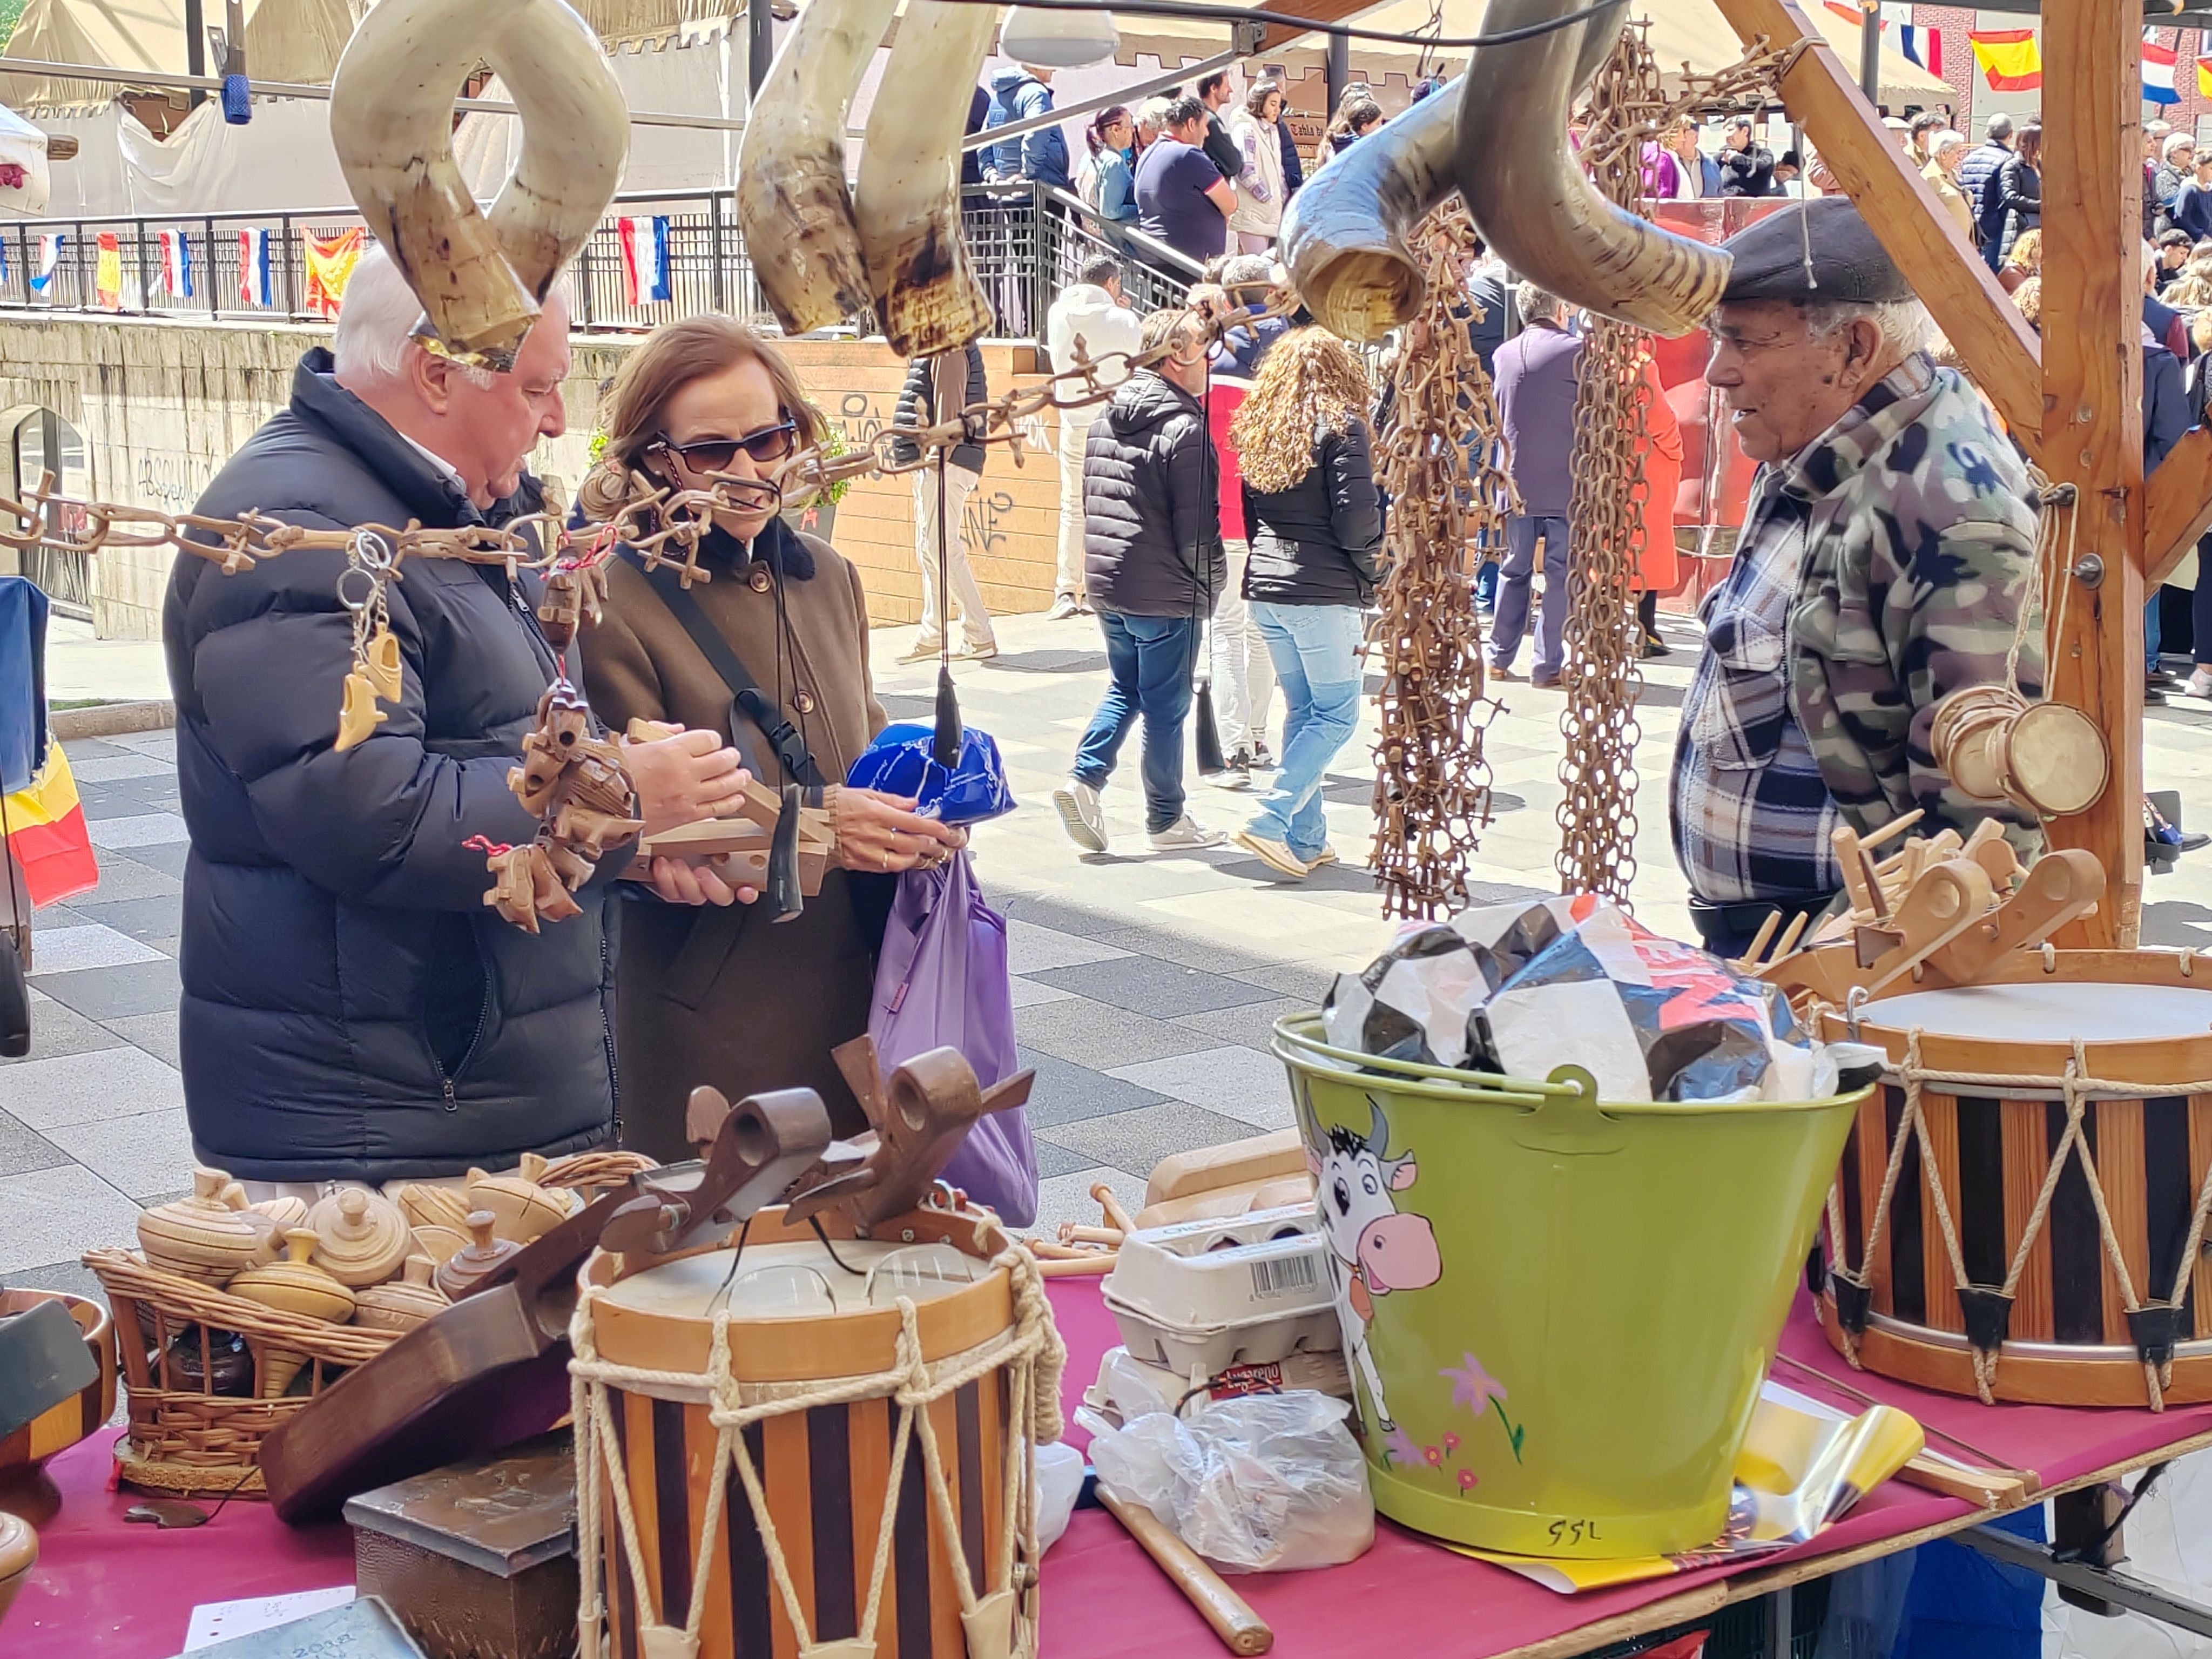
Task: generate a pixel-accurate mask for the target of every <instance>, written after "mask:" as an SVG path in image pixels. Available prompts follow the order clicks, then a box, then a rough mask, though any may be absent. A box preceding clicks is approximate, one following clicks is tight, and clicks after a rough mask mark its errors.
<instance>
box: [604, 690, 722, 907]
mask: <svg viewBox="0 0 2212 1659" xmlns="http://www.w3.org/2000/svg"><path fill="white" fill-rule="evenodd" d="M631 724H632V727H633V729H634V730H635V731H638V732H643V731H645V730H647V729H650V730H651V731H653V732H655V733H657V734H658V735H656V736H653V737H650V738H643V737H631V738H625V739H624V740H623V746H622V748H623V766H624V768H625V769H628V771H629V778H630V782H631V783H633V784H634V785H635V786H636V788H637V805H638V816H639V817H641V818H643V819H644V820H645V833H646V834H647V835H648V836H652V835H657V834H659V832H660V831H661V830H663V829H676V828H677V827H678V826H679V825H681V824H686V823H697V822H698V821H699V820H700V819H701V818H726V817H735V816H736V815H737V811H738V807H739V806H741V805H744V799H745V796H744V787H745V782H746V778H747V774H746V772H745V770H744V767H743V766H741V765H740V764H739V763H738V751H737V750H734V749H732V748H730V747H729V746H728V745H727V744H724V743H723V741H722V739H721V738H720V736H718V735H717V734H716V733H714V732H709V731H706V730H703V729H702V730H698V731H690V732H687V731H685V730H684V729H683V728H682V727H680V726H661V725H658V724H653V725H651V726H649V727H648V723H647V722H646V721H643V720H637V721H633V722H632V723H631ZM694 902H696V901H694ZM720 902H722V903H725V904H726V903H728V902H729V901H728V900H727V899H724V900H721V901H720Z"/></svg>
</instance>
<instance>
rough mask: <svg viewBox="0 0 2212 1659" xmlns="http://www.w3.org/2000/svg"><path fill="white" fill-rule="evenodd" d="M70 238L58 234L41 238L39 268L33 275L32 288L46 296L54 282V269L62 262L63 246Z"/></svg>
mask: <svg viewBox="0 0 2212 1659" xmlns="http://www.w3.org/2000/svg"><path fill="white" fill-rule="evenodd" d="M67 240H69V238H68V237H67V236H65V235H63V234H60V233H58V232H56V233H53V234H48V235H44V236H41V237H40V238H39V268H38V269H37V270H34V271H33V272H32V273H31V286H32V288H33V289H36V290H37V291H38V292H39V293H40V294H44V293H45V292H46V288H47V285H48V284H49V283H52V281H53V280H54V268H55V267H56V266H57V265H58V264H61V262H62V244H63V243H64V242H66V241H67Z"/></svg>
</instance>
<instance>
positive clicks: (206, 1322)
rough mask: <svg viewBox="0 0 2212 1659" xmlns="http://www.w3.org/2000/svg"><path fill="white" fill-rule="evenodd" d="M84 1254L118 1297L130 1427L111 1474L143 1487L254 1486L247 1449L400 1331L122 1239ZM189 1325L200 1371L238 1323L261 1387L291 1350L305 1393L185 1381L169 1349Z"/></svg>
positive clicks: (209, 1491)
mask: <svg viewBox="0 0 2212 1659" xmlns="http://www.w3.org/2000/svg"><path fill="white" fill-rule="evenodd" d="M84 1265H85V1266H86V1267H89V1268H91V1269H92V1271H93V1272H94V1273H96V1274H97V1275H99V1278H100V1285H101V1287H102V1288H103V1289H105V1290H106V1292H107V1299H108V1301H109V1303H110V1304H112V1306H113V1308H114V1310H115V1330H116V1335H117V1339H118V1341H117V1346H118V1348H119V1349H120V1350H121V1354H122V1360H123V1382H124V1392H125V1403H126V1406H127V1407H128V1411H129V1415H130V1431H129V1432H128V1433H127V1434H126V1435H125V1437H124V1438H123V1440H122V1441H121V1442H119V1443H118V1444H117V1446H116V1449H115V1462H116V1470H117V1474H118V1475H119V1476H120V1478H121V1479H122V1480H124V1481H125V1484H127V1485H130V1486H137V1487H141V1488H143V1489H144V1490H146V1491H149V1492H165V1493H169V1494H173V1495H175V1496H180V1497H194V1498H219V1497H222V1496H224V1495H225V1494H227V1493H230V1492H236V1493H238V1494H239V1495H240V1496H241V1497H246V1496H258V1494H259V1492H260V1491H261V1471H260V1468H259V1467H258V1464H257V1463H256V1462H255V1460H256V1458H257V1457H258V1455H259V1453H260V1450H261V1442H262V1441H263V1439H264V1437H267V1436H268V1435H269V1434H270V1433H271V1432H273V1431H275V1430H276V1427H277V1425H280V1424H281V1423H283V1421H284V1420H285V1419H287V1418H289V1417H290V1416H291V1415H292V1413H295V1412H296V1411H298V1410H299V1409H300V1408H301V1407H302V1406H305V1405H306V1404H307V1401H310V1400H311V1399H313V1397H314V1396H315V1395H318V1394H320V1393H321V1392H322V1391H323V1389H325V1387H327V1386H328V1385H329V1383H331V1380H332V1379H333V1378H334V1377H336V1376H338V1375H339V1374H340V1373H341V1372H343V1371H344V1370H349V1368H351V1367H352V1366H355V1365H358V1364H361V1363H362V1361H363V1360H365V1359H373V1358H375V1357H376V1356H377V1355H378V1354H380V1353H382V1352H384V1351H385V1349H386V1348H387V1347H389V1346H392V1343H393V1342H394V1341H395V1340H398V1334H397V1333H395V1332H392V1331H372V1330H365V1329H362V1328H359V1327H357V1326H353V1325H333V1324H331V1323H329V1322H326V1321H324V1320H319V1319H307V1318H302V1317H301V1316H299V1315H298V1314H290V1313H284V1312H282V1311H280V1310H277V1309H275V1308H264V1307H263V1306H261V1305H260V1304H258V1303H254V1302H248V1301H246V1299H245V1298H244V1297H236V1296H231V1295H228V1294H227V1293H226V1292H224V1291H219V1290H216V1289H215V1288H214V1287H213V1286H211V1285H205V1284H203V1283H201V1282H200V1281H199V1280H197V1279H185V1278H182V1277H180V1276H179V1275H178V1274H176V1273H165V1272H163V1271H162V1270H161V1268H159V1267H149V1266H148V1265H147V1264H146V1263H145V1262H144V1261H141V1260H140V1259H139V1258H138V1257H137V1255H133V1254H132V1253H131V1252H130V1251H128V1250H117V1249H100V1250H88V1251H87V1252H85V1256H84ZM141 1310H143V1323H142V1321H141ZM186 1328H196V1329H197V1332H198V1333H199V1340H200V1376H202V1377H203V1378H204V1377H206V1376H208V1375H209V1374H210V1371H211V1370H213V1353H214V1350H215V1348H216V1345H217V1343H218V1341H219V1340H221V1339H222V1338H224V1337H226V1336H228V1335H229V1334H237V1335H238V1336H240V1337H242V1338H244V1339H245V1341H246V1351H247V1352H249V1353H250V1354H251V1355H252V1358H253V1383H254V1389H255V1391H256V1393H257V1394H258V1392H259V1390H260V1389H261V1387H262V1386H263V1383H264V1378H266V1377H267V1376H269V1375H270V1369H271V1367H272V1365H276V1364H285V1363H289V1362H288V1360H287V1359H286V1358H283V1357H287V1356H289V1357H300V1358H305V1359H306V1361H307V1364H306V1365H305V1366H304V1367H302V1368H301V1376H305V1377H306V1378H307V1392H306V1393H304V1394H289V1393H288V1394H286V1395H283V1397H282V1398H279V1399H275V1400H261V1399H248V1398H246V1396H244V1395H222V1394H210V1393H209V1392H207V1391H206V1389H203V1388H193V1387H191V1386H190V1385H189V1383H188V1380H187V1379H186V1378H185V1376H183V1375H182V1373H181V1370H180V1368H179V1367H178V1366H177V1365H176V1364H174V1363H173V1361H172V1359H171V1358H170V1347H171V1346H172V1344H173V1342H174V1341H175V1340H176V1339H177V1337H178V1336H179V1334H181V1333H182V1332H183V1331H185V1329H186ZM149 1330H150V1332H151V1337H150V1340H151V1342H152V1345H153V1346H152V1352H151V1353H150V1354H149V1352H148V1347H147V1342H148V1340H149V1339H148V1337H147V1332H148V1331H149Z"/></svg>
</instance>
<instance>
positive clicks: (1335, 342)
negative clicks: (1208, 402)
mask: <svg viewBox="0 0 2212 1659" xmlns="http://www.w3.org/2000/svg"><path fill="white" fill-rule="evenodd" d="M1374 401H1375V392H1374V389H1373V388H1372V387H1371V386H1369V384H1368V382H1367V365H1366V364H1364V362H1361V361H1360V360H1359V354H1358V353H1357V352H1356V351H1354V350H1352V348H1351V347H1350V346H1348V345H1346V344H1345V343H1344V342H1343V341H1341V340H1340V339H1338V338H1337V337H1336V336H1335V335H1334V334H1331V333H1330V332H1329V331H1328V330H1327V329H1325V328H1294V329H1292V330H1291V331H1290V332H1289V333H1287V334H1285V335H1284V336H1283V337H1281V338H1280V339H1279V340H1277V341H1276V342H1275V343H1274V344H1273V345H1272V346H1270V347H1269V348H1268V349H1267V356H1264V357H1262V358H1261V360H1260V369H1259V373H1258V374H1255V375H1254V376H1253V377H1252V390H1251V391H1250V392H1249V393H1247V394H1246V396H1245V398H1244V401H1243V404H1241V405H1240V406H1239V407H1238V409H1237V414H1236V417H1235V418H1234V419H1233V420H1231V422H1230V423H1229V441H1230V442H1231V444H1233V445H1235V446H1236V447H1237V467H1238V469H1239V471H1241V472H1242V473H1243V478H1244V482H1245V483H1249V484H1250V485H1251V486H1252V488H1253V489H1256V490H1259V491H1261V493H1262V494H1264V495H1278V494H1279V493H1281V492H1282V491H1283V490H1285V489H1290V488H1291V485H1293V484H1295V483H1297V481H1298V480H1299V479H1301V478H1303V477H1305V476H1306V474H1307V473H1309V472H1310V471H1313V469H1314V463H1315V461H1316V460H1317V459H1319V458H1320V445H1321V437H1322V434H1323V433H1325V432H1348V431H1350V430H1351V429H1352V427H1353V426H1354V425H1356V424H1357V423H1358V422H1361V421H1364V419H1365V418H1366V416H1367V411H1368V410H1369V408H1370V406H1371V405H1372V404H1373V403H1374Z"/></svg>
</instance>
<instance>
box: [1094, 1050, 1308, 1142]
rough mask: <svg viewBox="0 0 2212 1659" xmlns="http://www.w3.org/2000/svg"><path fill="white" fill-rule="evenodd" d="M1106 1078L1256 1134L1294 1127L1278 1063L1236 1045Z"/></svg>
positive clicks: (1284, 1078) (1287, 1084)
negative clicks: (1235, 1123) (1242, 1125)
mask: <svg viewBox="0 0 2212 1659" xmlns="http://www.w3.org/2000/svg"><path fill="white" fill-rule="evenodd" d="M1109 1076H1112V1077H1116V1078H1119V1079H1121V1081H1123V1082H1124V1083H1133V1084H1136V1085H1138V1086H1139V1088H1145V1089H1153V1090H1157V1091H1159V1092H1160V1093H1161V1094H1164V1095H1165V1096H1167V1097H1169V1098H1170V1100H1180V1101H1183V1102H1186V1103H1188V1104H1190V1105H1193V1106H1203V1107H1205V1108H1206V1109H1207V1110H1209V1111H1214V1112H1218V1113H1220V1114H1221V1115H1223V1116H1225V1117H1233V1118H1235V1119H1237V1121H1239V1122H1240V1123H1248V1124H1249V1125H1251V1126H1252V1127H1253V1128H1255V1129H1287V1128H1289V1127H1291V1126H1292V1125H1293V1124H1294V1123H1296V1122H1297V1118H1296V1117H1295V1116H1294V1115H1292V1113H1291V1085H1290V1078H1289V1074H1288V1073H1285V1071H1284V1069H1283V1062H1282V1061H1281V1060H1277V1059H1276V1058H1275V1057H1274V1056H1273V1054H1261V1053H1260V1052H1259V1051H1257V1050H1256V1049H1252V1048H1243V1047H1242V1046H1241V1045H1237V1046H1231V1047H1226V1048H1201V1049H1200V1050H1199V1052H1198V1053H1196V1054H1171V1055H1170V1056H1169V1057H1168V1058H1167V1059H1165V1060H1147V1061H1146V1062H1145V1063H1144V1064H1143V1065H1141V1066H1121V1067H1119V1068H1117V1069H1116V1070H1115V1071H1113V1072H1111V1073H1109Z"/></svg>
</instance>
